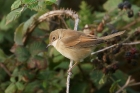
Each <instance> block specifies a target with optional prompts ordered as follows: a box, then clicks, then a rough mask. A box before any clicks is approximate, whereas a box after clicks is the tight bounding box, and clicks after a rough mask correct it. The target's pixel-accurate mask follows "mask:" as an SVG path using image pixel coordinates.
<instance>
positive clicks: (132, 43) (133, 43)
mask: <svg viewBox="0 0 140 93" xmlns="http://www.w3.org/2000/svg"><path fill="white" fill-rule="evenodd" d="M137 44H140V41H136V42H131V43H122V45H123V46H126V45H137ZM117 45H119V44H114V45H111V46H108V47H106V48H103V49H100V50H98V51H96V52H92V53H91V55H94V54H97V53H100V52H103V51H105V50H107V49H110V48H113V47H115V46H117Z"/></svg>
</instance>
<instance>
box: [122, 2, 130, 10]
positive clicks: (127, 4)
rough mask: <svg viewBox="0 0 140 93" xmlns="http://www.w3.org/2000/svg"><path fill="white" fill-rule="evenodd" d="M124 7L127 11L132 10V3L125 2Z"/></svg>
mask: <svg viewBox="0 0 140 93" xmlns="http://www.w3.org/2000/svg"><path fill="white" fill-rule="evenodd" d="M123 5H124V6H123V8H125V9H127V8H128V9H131V3H130V2H129V1H124V2H123Z"/></svg>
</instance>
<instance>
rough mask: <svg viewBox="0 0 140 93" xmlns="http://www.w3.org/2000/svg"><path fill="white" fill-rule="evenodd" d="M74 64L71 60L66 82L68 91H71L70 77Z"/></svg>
mask: <svg viewBox="0 0 140 93" xmlns="http://www.w3.org/2000/svg"><path fill="white" fill-rule="evenodd" d="M72 64H73V60H70V64H69V70H68V76H67V82H66V86H67V87H66V93H69V88H70V77H71V75H72V73H71V70H70V69H71V68H72Z"/></svg>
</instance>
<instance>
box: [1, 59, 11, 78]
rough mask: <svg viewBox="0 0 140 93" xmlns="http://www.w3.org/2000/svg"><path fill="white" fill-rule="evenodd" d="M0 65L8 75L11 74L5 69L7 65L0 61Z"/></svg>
mask: <svg viewBox="0 0 140 93" xmlns="http://www.w3.org/2000/svg"><path fill="white" fill-rule="evenodd" d="M0 67H1V68H3V69H4V71H5V72H6V73H7V74H8V75H9V76H12V74H11V73H10V71H9V70H8V69H7V67H5V65H4V64H3V63H1V62H0Z"/></svg>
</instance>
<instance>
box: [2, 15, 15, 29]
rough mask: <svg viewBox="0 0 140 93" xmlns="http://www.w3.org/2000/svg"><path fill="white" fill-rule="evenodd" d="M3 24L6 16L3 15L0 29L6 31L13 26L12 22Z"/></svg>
mask: <svg viewBox="0 0 140 93" xmlns="http://www.w3.org/2000/svg"><path fill="white" fill-rule="evenodd" d="M5 24H6V17H5V16H4V17H3V18H2V20H1V22H0V29H1V30H4V31H7V30H8V29H9V28H12V27H13V24H7V25H5Z"/></svg>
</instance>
